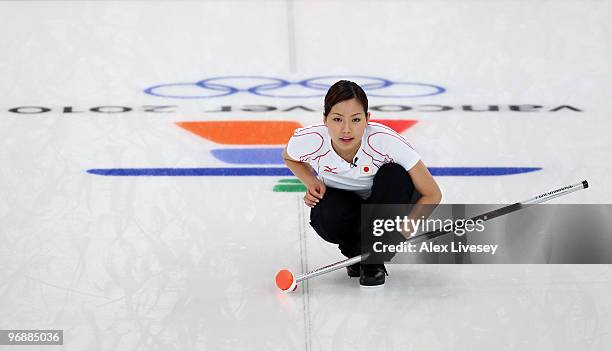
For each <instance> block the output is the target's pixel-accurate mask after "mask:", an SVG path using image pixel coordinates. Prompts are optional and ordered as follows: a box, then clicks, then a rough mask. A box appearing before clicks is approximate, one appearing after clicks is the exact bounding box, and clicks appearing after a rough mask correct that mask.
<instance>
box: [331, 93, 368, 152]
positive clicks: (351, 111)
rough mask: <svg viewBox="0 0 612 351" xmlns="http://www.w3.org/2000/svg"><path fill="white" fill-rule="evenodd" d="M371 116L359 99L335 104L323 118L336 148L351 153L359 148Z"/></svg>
mask: <svg viewBox="0 0 612 351" xmlns="http://www.w3.org/2000/svg"><path fill="white" fill-rule="evenodd" d="M369 118H370V113H369V112H368V114H367V115H366V114H365V112H364V111H363V106H362V105H361V103H359V101H357V99H350V100H344V101H341V102H339V103H337V104H335V105H334V106H333V107H332V108H331V110H330V111H329V114H328V115H327V116H326V117H324V119H323V120H324V122H325V125H326V126H327V128H328V129H329V135H330V136H331V138H332V145H333V146H334V149H336V151H338V152H349V153H350V152H352V151H355V150H356V149H357V148H359V145H360V143H361V137H362V136H363V133H364V132H365V128H366V126H367V124H368V119H369Z"/></svg>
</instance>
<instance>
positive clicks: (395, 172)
mask: <svg viewBox="0 0 612 351" xmlns="http://www.w3.org/2000/svg"><path fill="white" fill-rule="evenodd" d="M419 197H420V194H419V193H418V191H416V189H415V188H414V184H413V183H412V179H411V178H410V176H409V175H408V172H407V171H406V169H404V167H402V166H401V165H399V164H397V163H387V164H385V165H383V166H382V167H380V169H379V170H378V172H377V173H376V175H375V176H374V184H373V185H372V194H371V195H370V197H369V198H368V199H367V200H364V199H362V198H361V197H359V196H358V195H357V194H355V193H353V192H351V191H347V190H341V189H336V188H331V187H328V188H327V190H326V192H325V195H323V199H321V200H320V201H319V203H318V204H317V205H316V206H315V207H313V208H312V209H311V210H310V225H311V226H312V227H313V228H314V230H315V231H316V232H317V234H319V236H320V237H321V238H323V240H325V241H328V242H330V243H333V244H338V248H339V249H340V252H341V253H342V254H343V255H344V256H346V257H354V256H357V255H360V254H361V228H360V227H361V205H362V204H413V203H415V202H416V201H417V200H418V198H419Z"/></svg>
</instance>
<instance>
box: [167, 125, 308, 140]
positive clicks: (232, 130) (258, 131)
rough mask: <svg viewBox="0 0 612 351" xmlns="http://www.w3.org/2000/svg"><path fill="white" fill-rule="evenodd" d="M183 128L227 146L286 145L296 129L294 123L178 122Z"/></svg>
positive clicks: (298, 126) (296, 126)
mask: <svg viewBox="0 0 612 351" xmlns="http://www.w3.org/2000/svg"><path fill="white" fill-rule="evenodd" d="M176 124H177V125H178V126H180V127H181V128H184V129H186V130H188V131H190V132H191V133H193V134H196V135H198V136H201V137H202V138H205V139H208V140H210V141H214V142H215V143H218V144H225V145H278V144H286V143H287V141H288V140H289V138H290V137H291V135H293V132H294V131H295V129H296V128H300V127H301V126H302V125H301V124H299V123H298V122H294V121H205V122H177V123H176Z"/></svg>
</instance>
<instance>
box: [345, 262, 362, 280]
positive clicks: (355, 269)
mask: <svg viewBox="0 0 612 351" xmlns="http://www.w3.org/2000/svg"><path fill="white" fill-rule="evenodd" d="M360 268H361V263H355V264H352V265H350V266H347V267H346V273H347V274H348V276H349V277H351V278H356V277H359V276H360Z"/></svg>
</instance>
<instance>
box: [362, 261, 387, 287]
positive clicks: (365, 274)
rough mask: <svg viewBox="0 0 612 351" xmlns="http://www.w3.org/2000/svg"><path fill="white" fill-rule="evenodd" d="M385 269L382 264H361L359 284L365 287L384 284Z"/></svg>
mask: <svg viewBox="0 0 612 351" xmlns="http://www.w3.org/2000/svg"><path fill="white" fill-rule="evenodd" d="M385 275H389V273H387V269H386V268H385V265H384V264H364V265H362V266H361V275H360V277H359V285H361V286H365V287H376V286H383V285H385Z"/></svg>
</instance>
